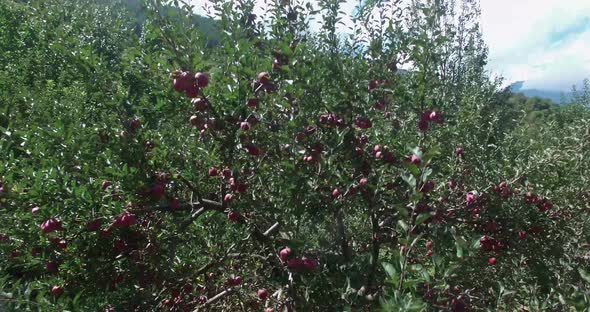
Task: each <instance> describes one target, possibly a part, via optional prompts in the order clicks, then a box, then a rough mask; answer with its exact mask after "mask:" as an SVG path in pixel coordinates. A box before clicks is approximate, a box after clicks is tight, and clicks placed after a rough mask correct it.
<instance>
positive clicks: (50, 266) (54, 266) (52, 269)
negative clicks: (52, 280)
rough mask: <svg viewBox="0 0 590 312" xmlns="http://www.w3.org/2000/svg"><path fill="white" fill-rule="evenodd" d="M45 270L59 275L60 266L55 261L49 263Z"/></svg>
mask: <svg viewBox="0 0 590 312" xmlns="http://www.w3.org/2000/svg"><path fill="white" fill-rule="evenodd" d="M45 270H47V272H49V273H57V271H58V265H57V263H56V262H55V261H49V262H47V263H45Z"/></svg>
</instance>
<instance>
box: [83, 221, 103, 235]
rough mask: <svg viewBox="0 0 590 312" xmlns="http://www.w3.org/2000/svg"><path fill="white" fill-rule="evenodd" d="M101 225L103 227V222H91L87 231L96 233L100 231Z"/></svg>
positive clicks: (87, 226) (87, 225)
mask: <svg viewBox="0 0 590 312" xmlns="http://www.w3.org/2000/svg"><path fill="white" fill-rule="evenodd" d="M101 225H102V220H100V219H94V220H91V221H89V222H88V223H87V224H86V229H87V230H88V231H90V232H96V231H98V230H100V226H101Z"/></svg>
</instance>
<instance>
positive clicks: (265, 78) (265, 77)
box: [256, 72, 270, 83]
mask: <svg viewBox="0 0 590 312" xmlns="http://www.w3.org/2000/svg"><path fill="white" fill-rule="evenodd" d="M256 79H257V80H258V82H260V83H267V82H268V81H269V80H270V74H269V73H268V72H261V73H259V74H258V76H257V78H256Z"/></svg>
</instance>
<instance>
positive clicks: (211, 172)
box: [209, 167, 219, 177]
mask: <svg viewBox="0 0 590 312" xmlns="http://www.w3.org/2000/svg"><path fill="white" fill-rule="evenodd" d="M218 175H219V172H218V171H217V168H215V167H211V168H209V176H210V177H216V176H218Z"/></svg>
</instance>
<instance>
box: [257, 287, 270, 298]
mask: <svg viewBox="0 0 590 312" xmlns="http://www.w3.org/2000/svg"><path fill="white" fill-rule="evenodd" d="M266 298H268V290H267V289H266V288H262V289H259V290H258V299H260V300H266Z"/></svg>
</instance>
